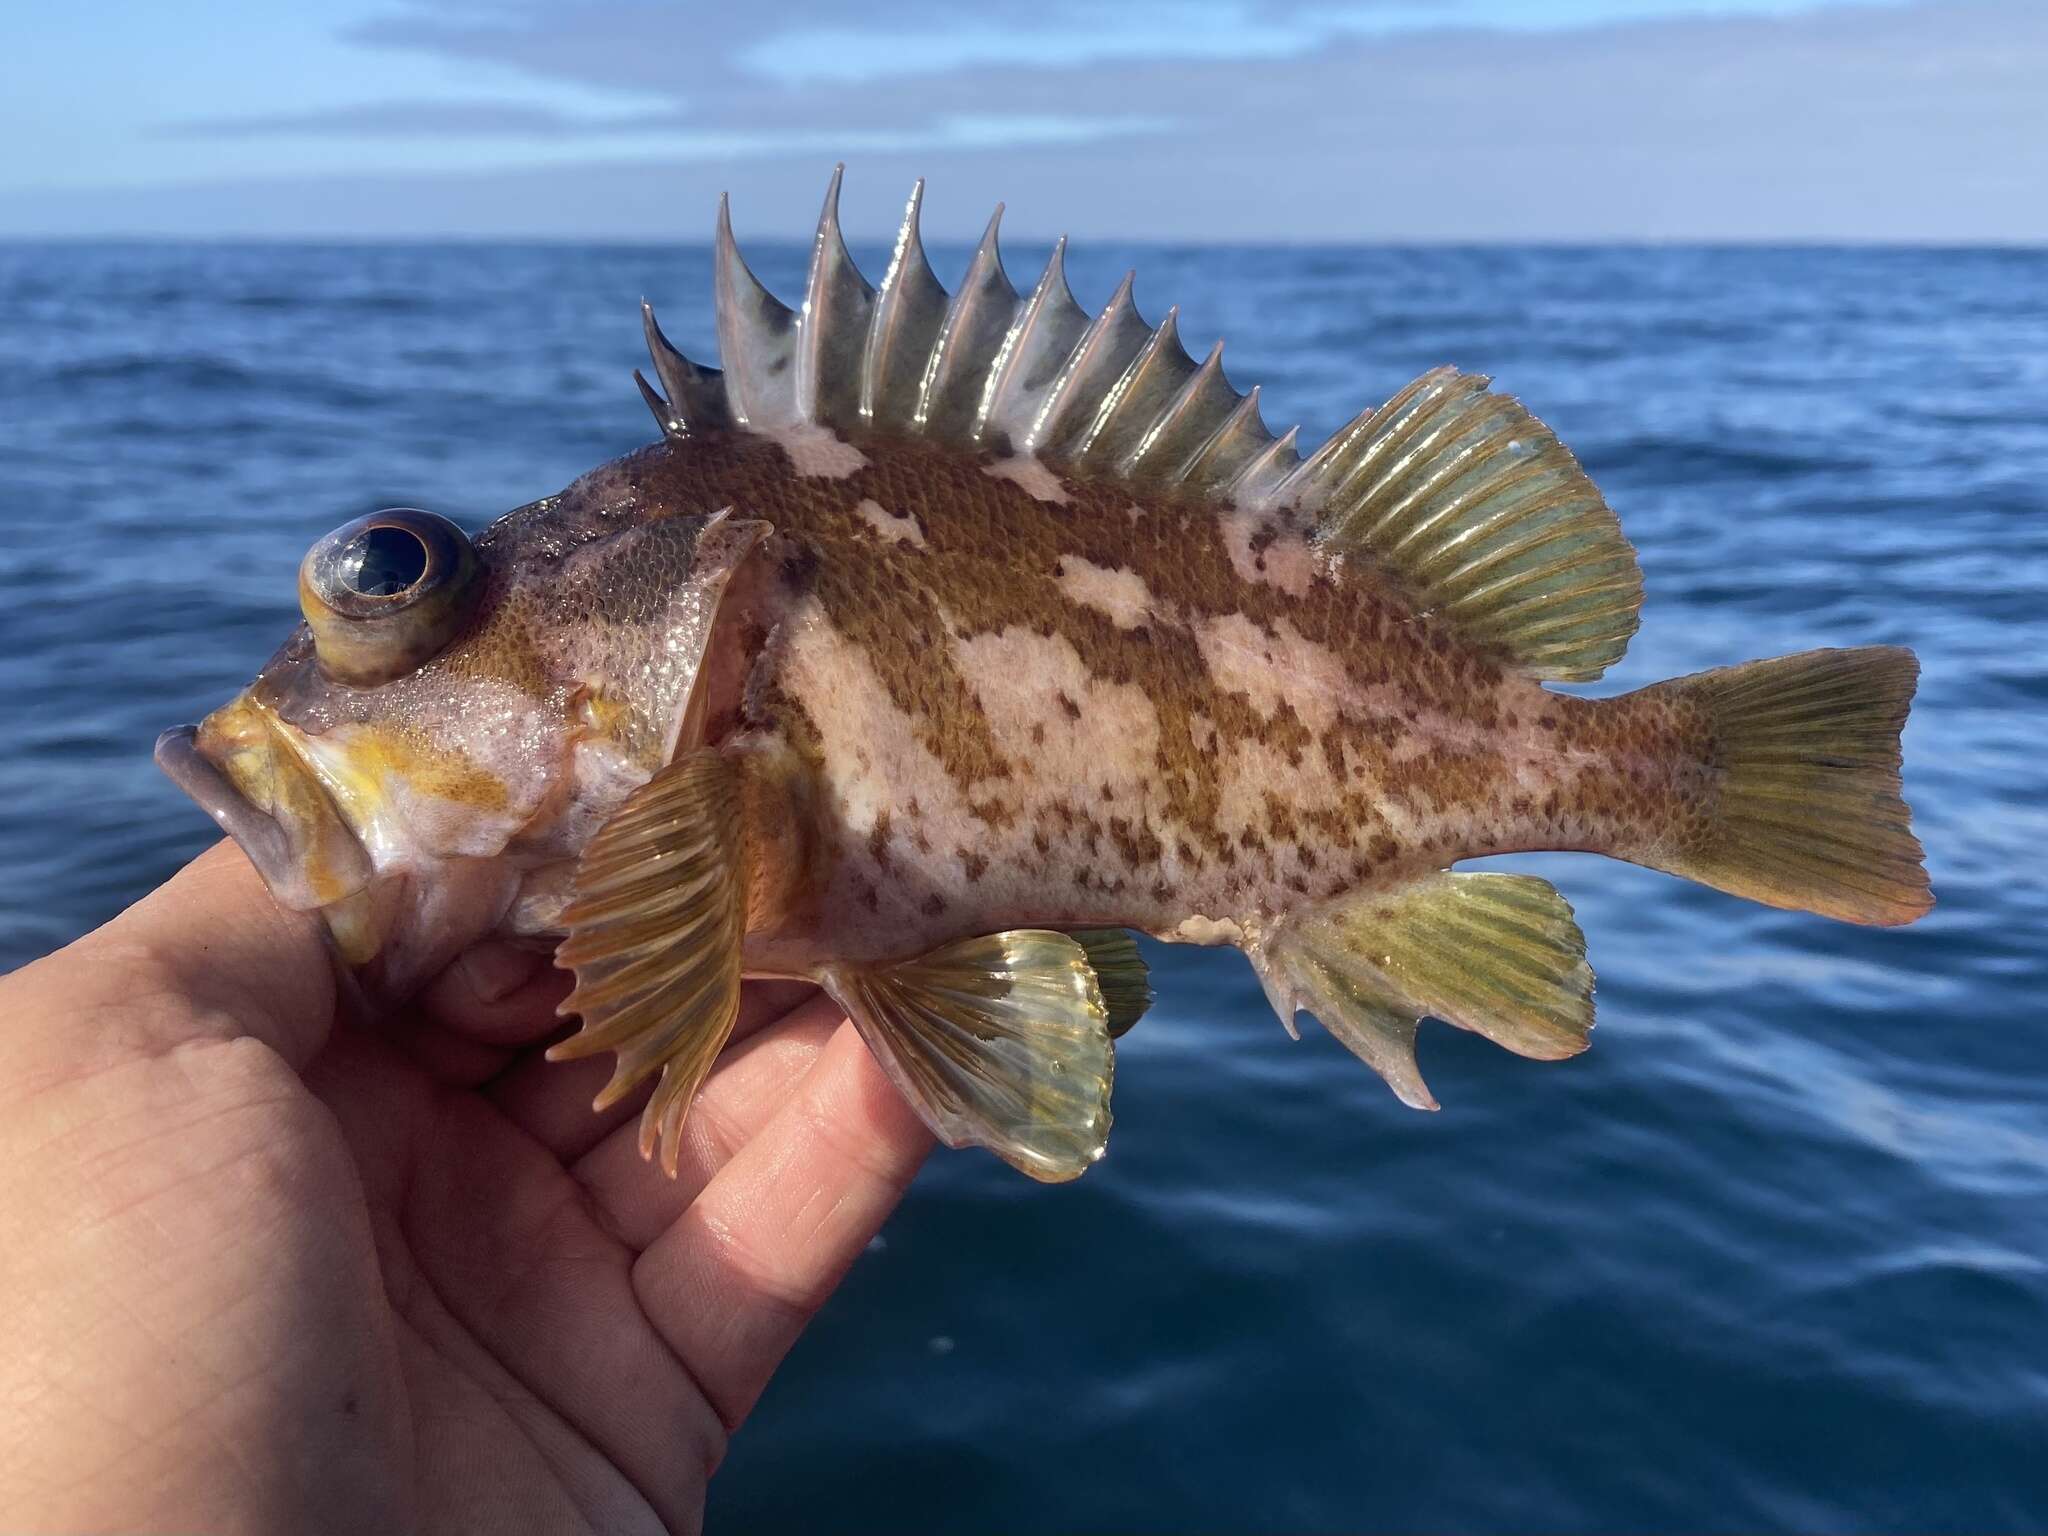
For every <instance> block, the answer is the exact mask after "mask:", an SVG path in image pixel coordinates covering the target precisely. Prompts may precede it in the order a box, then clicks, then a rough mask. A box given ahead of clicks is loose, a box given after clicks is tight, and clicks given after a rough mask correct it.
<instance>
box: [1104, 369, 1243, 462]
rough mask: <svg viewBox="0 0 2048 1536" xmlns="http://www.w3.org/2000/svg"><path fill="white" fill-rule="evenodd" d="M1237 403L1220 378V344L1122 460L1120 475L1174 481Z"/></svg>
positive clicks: (1227, 419) (1225, 420)
mask: <svg viewBox="0 0 2048 1536" xmlns="http://www.w3.org/2000/svg"><path fill="white" fill-rule="evenodd" d="M1240 403H1241V397H1240V396H1239V395H1238V392H1237V391H1236V390H1234V389H1232V388H1231V387H1230V380H1229V379H1227V378H1225V377H1224V375H1223V343H1222V342H1220V341H1219V342H1217V343H1216V344H1215V345H1214V346H1213V347H1211V348H1210V349H1209V355H1208V356H1207V357H1206V358H1204V359H1203V360H1202V364H1201V366H1200V367H1198V368H1196V369H1195V371H1194V372H1193V373H1191V374H1189V375H1188V378H1187V382H1185V383H1184V384H1182V385H1181V387H1180V389H1179V390H1178V391H1177V392H1176V393H1175V394H1174V396H1173V398H1172V399H1171V400H1170V401H1168V402H1167V404H1166V406H1165V407H1164V409H1162V410H1161V411H1160V412H1159V414H1158V416H1157V418H1156V419H1155V420H1154V421H1153V424H1152V426H1151V427H1150V428H1149V429H1148V430H1147V431H1146V433H1145V435H1144V436H1143V437H1142V438H1140V439H1139V440H1138V443H1137V445H1136V446H1135V447H1133V448H1132V449H1131V451H1130V452H1129V453H1128V454H1126V455H1125V457H1124V461H1123V466H1122V470H1123V473H1125V474H1129V475H1139V474H1140V473H1141V470H1142V478H1144V479H1147V480H1158V481H1162V482H1168V483H1171V482H1173V481H1176V480H1178V479H1179V478H1180V475H1179V471H1180V468H1181V466H1182V465H1184V464H1185V463H1186V462H1187V461H1188V458H1189V456H1190V455H1191V454H1193V453H1196V452H1198V451H1200V449H1201V448H1202V447H1203V446H1204V445H1205V444H1207V443H1208V442H1209V441H1210V439H1212V438H1213V437H1214V436H1215V435H1216V433H1217V432H1218V431H1220V430H1221V429H1222V427H1223V424H1224V423H1225V422H1227V421H1229V420H1230V419H1231V417H1232V416H1233V415H1235V414H1236V411H1237V408H1238V405H1239V404H1240Z"/></svg>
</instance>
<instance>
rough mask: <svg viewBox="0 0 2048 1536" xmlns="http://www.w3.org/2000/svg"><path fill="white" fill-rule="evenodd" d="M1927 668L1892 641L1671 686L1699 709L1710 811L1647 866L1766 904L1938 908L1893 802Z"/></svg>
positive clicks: (1854, 918) (1835, 911) (1858, 909)
mask: <svg viewBox="0 0 2048 1536" xmlns="http://www.w3.org/2000/svg"><path fill="white" fill-rule="evenodd" d="M1919 675H1920V664H1919V662H1918V661H1917V660H1915V658H1914V656H1913V653H1912V652H1911V651H1908V650H1904V649H1902V648H1900V647H1898V646H1868V647H1865V648H1863V649H1859V650H1842V651H1807V652H1805V653H1803V654H1801V655H1797V656H1780V657H1776V658H1774V659H1773V660H1770V661H1752V662H1747V663H1745V664H1743V665H1742V666H1739V667H1722V668H1720V669H1718V670H1716V671H1712V672H1700V673H1696V674H1695V675H1693V676H1691V677H1681V678H1674V679H1673V680H1672V681H1670V682H1668V683H1659V684H1657V685H1656V687H1655V688H1653V689H1645V690H1644V692H1645V693H1646V694H1648V693H1656V692H1665V691H1668V692H1671V693H1675V694H1678V695H1680V696H1682V697H1683V698H1684V699H1686V700H1687V701H1688V702H1690V703H1692V704H1693V705H1694V706H1695V707H1697V708H1698V709H1700V710H1701V711H1703V712H1704V714H1705V716H1706V718H1707V720H1708V722H1709V724H1710V730H1711V737H1712V742H1713V745H1712V747H1711V749H1710V753H1709V760H1708V766H1709V767H1710V768H1711V769H1712V771H1713V775H1714V780H1715V790H1714V792H1713V794H1712V795H1711V797H1710V798H1709V800H1708V802H1707V804H1708V805H1709V806H1710V807H1711V813H1710V814H1709V815H1708V816H1707V817H1706V818H1705V819H1704V821H1703V822H1701V823H1699V824H1697V825H1696V826H1694V827H1693V828H1691V829H1689V830H1688V831H1687V832H1686V833H1685V834H1683V836H1682V837H1681V839H1680V840H1679V841H1677V842H1676V843H1675V844H1672V845H1667V846H1665V847H1663V848H1660V849H1658V850H1657V851H1656V852H1655V853H1654V855H1653V856H1651V857H1650V858H1648V859H1646V861H1645V862H1648V863H1653V864H1655V865H1656V866H1657V867H1658V868H1660V869H1666V870H1669V871H1670V872H1671V873H1673V874H1677V875H1684V876H1686V877H1687V878H1688V879H1691V880H1698V881H1700V882H1701V883H1702V884H1705V885H1711V886H1714V887H1715V888H1716V889H1719V890H1723V891H1728V892H1731V893H1733V894H1734V895H1737V896H1747V897H1748V898H1749V899H1750V900H1752V901H1760V902H1763V903H1764V904H1765V905H1767V906H1773V907H1790V908H1794V909H1796V910H1801V911H1807V912H1817V913H1820V914H1821V915H1822V916H1824V917H1838V918H1841V919H1843V920H1844V921H1847V922H1851V923H1874V924H1880V925H1886V926H1889V925H1892V924H1897V923H1910V922H1912V921H1913V919H1915V918H1916V917H1919V916H1921V915H1922V914H1923V913H1925V912H1926V911H1927V909H1928V908H1929V907H1931V906H1933V904H1934V897H1933V895H1932V894H1931V893H1930V892H1929V890H1928V887H1927V871H1926V869H1925V868H1924V867H1923V865H1922V864H1921V851H1920V843H1919V841H1918V839H1916V838H1915V837H1914V836H1913V832H1912V826H1911V814H1910V813H1909V812H1908V811H1907V809H1906V803H1905V801H1904V800H1902V799H1900V798H1899V731H1900V729H1901V727H1903V726H1904V725H1905V723H1906V711H1907V709H1908V708H1909V707H1910V706H1911V705H1912V702H1913V687H1914V684H1915V682H1916V681H1917V680H1918V678H1919Z"/></svg>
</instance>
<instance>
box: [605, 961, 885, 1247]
mask: <svg viewBox="0 0 2048 1536" xmlns="http://www.w3.org/2000/svg"><path fill="white" fill-rule="evenodd" d="M845 1018H846V1015H845V1013H844V1012H843V1011H842V1010H841V1009H840V1008H839V1007H838V1005H837V1004H835V1003H833V1002H832V1001H831V1000H830V999H829V998H820V999H819V1000H818V1001H817V1002H816V1003H813V1004H811V1005H809V1006H806V1007H804V1008H801V1009H798V1010H797V1011H796V1012H795V1013H793V1014H791V1015H790V1016H789V1017H787V1018H785V1019H782V1020H781V1021H779V1022H778V1023H776V1024H774V1025H771V1026H770V1027H769V1028H767V1029H764V1030H762V1031H761V1032H760V1033H759V1034H757V1035H755V1036H754V1037H753V1038H752V1039H750V1040H748V1041H746V1042H744V1043H743V1044H741V1045H738V1046H735V1047H734V1048H733V1049H732V1050H730V1051H728V1052H727V1053H726V1054H725V1055H724V1056H723V1057H721V1058H720V1059H719V1063H718V1065H717V1067H716V1068H714V1069H713V1071H712V1073H711V1076H710V1077H709V1078H707V1079H706V1080H705V1083H704V1086H703V1088H702V1089H700V1090H699V1091H698V1094H697V1098H696V1101H695V1102H694V1103H693V1104H691V1106H690V1113H689V1114H688V1115H687V1116H686V1117H685V1118H684V1120H683V1129H682V1137H683V1140H682V1148H681V1151H680V1154H679V1155H678V1157H677V1158H676V1176H675V1177H674V1178H670V1177H668V1176H667V1175H666V1174H664V1173H663V1172H662V1171H661V1168H660V1167H659V1165H657V1164H655V1163H652V1162H649V1161H648V1160H647V1159H645V1158H643V1157H642V1156H641V1155H640V1136H639V1128H638V1127H637V1126H633V1125H625V1126H621V1127H619V1128H618V1129H617V1130H615V1131H613V1132H612V1133H611V1134H610V1135H609V1136H607V1137H605V1138H604V1140H603V1141H601V1142H599V1143H598V1145H597V1146H595V1147H593V1148H592V1149H591V1150H590V1152H589V1153H588V1154H587V1155H585V1156H584V1157H583V1158H582V1159H581V1160H579V1161H578V1162H577V1164H576V1165H575V1169H574V1172H575V1174H576V1177H577V1178H578V1179H579V1180H580V1181H581V1182H582V1184H583V1186H584V1188H585V1189H587V1190H588V1191H589V1192H590V1197H591V1199H592V1200H593V1201H595V1202H596V1204H597V1206H598V1209H599V1210H601V1211H602V1212H604V1215H605V1219H606V1221H607V1222H609V1223H610V1225H611V1228H612V1230H613V1231H615V1232H617V1233H618V1234H619V1236H620V1238H621V1239H622V1240H624V1242H625V1243H626V1245H627V1246H628V1247H630V1248H632V1249H633V1251H634V1252H636V1253H637V1252H639V1251H640V1250H641V1249H642V1248H645V1247H646V1246H647V1245H648V1244H649V1243H651V1242H653V1241H654V1240H655V1239H656V1238H657V1237H659V1236H661V1234H662V1233H663V1232H665V1231H667V1230H668V1228H669V1226H670V1225H671V1224H672V1223H673V1222H674V1221H675V1220H676V1218H677V1217H679V1216H681V1215H682V1214H683V1212H684V1211H686V1210H687V1209H689V1206H690V1202H691V1201H693V1200H695V1199H696V1198H697V1196H698V1195H699V1194H700V1193H702V1191H703V1189H704V1186H705V1185H706V1184H709V1183H710V1182H711V1180H712V1177H713V1176H714V1175H715V1174H717V1172H718V1171H719V1169H721V1168H723V1167H724V1166H725V1165H726V1164H727V1163H729V1162H731V1161H732V1159H733V1156H734V1155H735V1154H736V1153H737V1152H738V1151H739V1149H740V1148H741V1147H743V1146H745V1145H746V1144H747V1143H748V1142H750V1141H752V1140H753V1139H754V1138H755V1137H756V1136H758V1135H759V1134H760V1133H761V1130H762V1128H763V1127H764V1126H766V1125H767V1124H768V1123H769V1122H770V1121H771V1120H773V1119H774V1118H775V1114H776V1111H778V1110H779V1109H781V1108H782V1106H783V1105H784V1104H786V1103H788V1102H789V1100H790V1098H791V1097H792V1096H793V1095H795V1094H796V1093H798V1092H800V1091H801V1087H802V1083H803V1081H804V1079H805V1077H806V1076H807V1075H808V1074H809V1073H810V1071H811V1069H812V1067H813V1066H814V1065H815V1064H816V1062H817V1060H818V1058H819V1057H820V1056H821V1055H823V1054H824V1051H825V1047H826V1045H827V1044H828V1043H830V1041H831V1039H832V1036H833V1035H834V1034H836V1033H837V1032H838V1029H839V1026H840V1025H841V1024H842V1023H844V1022H845Z"/></svg>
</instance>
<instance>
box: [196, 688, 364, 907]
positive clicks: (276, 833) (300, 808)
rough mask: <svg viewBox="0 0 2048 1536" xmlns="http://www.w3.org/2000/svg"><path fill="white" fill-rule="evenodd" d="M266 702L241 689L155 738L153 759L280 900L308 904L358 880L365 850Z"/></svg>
mask: <svg viewBox="0 0 2048 1536" xmlns="http://www.w3.org/2000/svg"><path fill="white" fill-rule="evenodd" d="M277 729H278V727H277V726H276V723H275V722H274V721H273V720H272V719H271V718H270V716H269V712H268V711H265V710H262V709H260V708H258V707H257V706H254V705H252V704H250V703H249V702H248V701H247V699H246V698H245V699H238V700H236V701H235V702H234V703H232V704H229V705H227V706H225V707H223V708H221V709H219V710H216V711H214V713H213V714H211V715H209V716H207V717H206V719H205V720H204V721H202V722H201V723H200V724H198V725H180V726H173V727H172V728H171V729H170V730H168V731H165V732H164V733H163V735H161V736H159V737H158V738H157V741H156V752H155V757H156V763H157V766H158V767H159V768H161V769H163V771H164V772H165V774H167V775H168V776H169V777H170V780H171V782H172V783H174V784H176V785H177V786H178V787H179V788H180V789H182V790H184V791H185V793H186V794H188V795H190V796H191V797H192V799H193V800H194V802H196V803H197V804H198V806H199V808H200V809H201V810H203V811H205V812H206V814H207V815H209V816H211V817H212V818H213V819H214V821H215V822H217V823H218V824H219V825H220V829H221V830H222V831H223V832H225V833H227V835H228V836H229V837H231V838H233V839H234V840H235V843H236V844H237V846H239V847H240V848H241V850H242V852H243V853H245V854H247V855H248V858H249V862H250V863H251V864H253V865H254V866H255V867H256V873H257V874H259V875H261V876H262V877H263V883H264V884H265V885H266V886H268V887H269V888H270V894H271V895H272V896H273V897H275V898H276V899H277V902H278V904H279V905H280V906H285V907H290V908H292V909H293V910H294V911H300V912H307V911H313V910H315V909H318V908H323V907H332V906H333V905H334V904H335V903H337V902H341V901H345V900H347V899H348V898H349V897H351V896H353V895H355V894H356V893H357V892H359V891H362V890H364V889H365V888H366V887H367V886H368V885H369V884H370V881H371V878H372V876H373V874H374V872H375V871H374V868H373V866H372V863H371V860H370V855H369V852H368V850H366V849H365V848H364V847H363V845H362V842H361V841H360V840H359V839H358V838H357V837H356V835H355V833H354V832H353V831H352V830H351V829H350V828H349V826H348V824H347V823H346V822H345V821H343V819H342V818H341V815H340V814H339V812H338V811H336V809H335V807H334V803H333V801H332V800H331V799H330V798H329V797H328V794H327V791H326V789H325V787H324V786H322V785H321V784H320V783H319V782H318V780H317V779H315V778H314V776H313V774H312V773H311V771H310V770H309V769H308V768H307V767H306V765H305V763H304V762H303V761H301V760H300V758H299V756H298V754H297V753H295V752H293V751H292V750H291V749H290V748H289V746H287V745H286V744H283V743H281V742H279V741H278V739H277V736H276V731H277Z"/></svg>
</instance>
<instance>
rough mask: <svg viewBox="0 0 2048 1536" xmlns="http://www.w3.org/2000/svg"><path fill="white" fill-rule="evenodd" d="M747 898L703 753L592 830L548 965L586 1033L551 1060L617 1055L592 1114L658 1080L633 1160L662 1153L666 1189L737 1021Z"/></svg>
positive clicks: (738, 844)
mask: <svg viewBox="0 0 2048 1536" xmlns="http://www.w3.org/2000/svg"><path fill="white" fill-rule="evenodd" d="M745 891H746V869H745V849H744V844H743V840H742V838H741V832H740V791H739V782H738V774H737V771H736V770H735V769H734V767H733V766H732V765H731V764H730V763H729V762H727V761H726V760H725V759H724V758H723V757H721V756H720V755H719V754H718V753H717V752H715V751H711V750H709V749H704V748H700V749H698V750H696V751H692V752H686V753H684V754H683V755H682V756H681V757H678V758H677V759H676V760H675V761H674V762H672V763H670V764H669V765H668V766H667V767H666V768H664V769H662V770H661V772H659V773H657V774H656V775H655V776H654V777H653V778H651V779H649V780H648V781H647V783H645V784H643V785H642V786H641V787H640V788H639V789H637V790H635V791H634V792H633V793H632V794H631V795H629V796H628V797H627V798H626V800H625V802H624V804H622V805H621V806H620V807H619V809H618V810H617V811H616V812H614V813H613V815H612V817H611V819H610V820H608V821H607V822H606V823H605V824H604V825H603V826H602V827H600V828H599V829H598V831H597V834H596V835H595V836H594V837H592V838H591V840H590V843H589V845H588V846H587V847H586V848H585V849H584V851H583V856H582V858H581V859H580V860H579V861H578V862H577V865H576V876H575V882H574V893H573V895H572V897H571V899H570V902H569V905H568V907H567V908H566V909H565V910H564V912H563V914H562V921H563V925H564V926H565V927H566V928H567V930H568V937H567V938H566V939H564V940H563V941H562V944H561V947H560V948H559V949H558V950H557V951H556V952H555V963H556V964H557V965H559V966H561V967H563V968H564V969H566V970H573V971H574V972H575V973H576V989H575V991H573V992H571V993H570V994H569V996H568V998H567V1000H566V1001H564V1002H563V1004H562V1006H561V1012H562V1014H563V1015H564V1016H565V1017H566V1016H567V1015H570V1014H581V1015H582V1016H583V1028H582V1029H581V1030H579V1031H578V1032H577V1033H576V1034H574V1035H571V1036H570V1037H569V1038H568V1039H567V1040H564V1041H562V1042H561V1043H560V1044H558V1045H556V1046H554V1047H553V1048H552V1049H551V1050H549V1052H548V1059H549V1060H550V1061H570V1060H573V1059H575V1058H577V1057H580V1056H588V1055H592V1054H593V1053H595V1052H598V1051H616V1052H617V1053H618V1061H617V1065H616V1066H615V1067H614V1069H613V1072H612V1078H611V1081H610V1082H609V1083H607V1084H606V1085H605V1087H604V1090H603V1092H601V1093H599V1094H598V1096H597V1102H596V1104H595V1106H594V1107H595V1108H597V1109H604V1108H607V1107H608V1106H610V1105H612V1104H614V1103H616V1102H618V1100H619V1099H620V1098H622V1097H623V1096H624V1095H625V1094H627V1093H628V1092H630V1091H631V1090H632V1089H633V1087H634V1086H635V1085H636V1084H638V1083H640V1082H641V1081H643V1080H644V1079H645V1078H646V1077H647V1076H648V1074H650V1073H652V1072H654V1071H655V1070H657V1069H659V1070H660V1072H661V1082H660V1084H659V1086H657V1087H656V1089H655V1090H654V1096H653V1097H652V1098H651V1099H649V1100H648V1101H647V1108H646V1110H645V1111H644V1112H643V1113H642V1114H641V1117H640V1155H641V1156H642V1157H648V1156H651V1155H652V1154H653V1151H654V1147H655V1144H656V1143H657V1141H658V1142H659V1143H660V1146H661V1166H662V1168H663V1170H664V1171H665V1172H667V1173H668V1174H669V1175H670V1176H671V1177H673V1176H674V1174H675V1171H676V1155H677V1152H678V1150H679V1147H680V1141H679V1133H680V1131H681V1129H682V1124H683V1116H684V1115H685V1114H686V1113H687V1112H688V1110H689V1107H690V1100H691V1099H692V1098H693V1097H694V1096H695V1094H696V1092H697V1088H698V1086H699V1085H700V1084H701V1083H702V1082H703V1081H704V1076H705V1074H706V1073H707V1072H709V1071H710V1070H711V1063H712V1061H713V1060H714V1059H716V1057H717V1055H718V1053H719V1052H720V1051H721V1050H723V1049H724V1048H725V1042H726V1040H727V1039H728V1038H729V1037H730V1036H731V1034H732V1027H733V1023H734V1021H735V1020H736V1019H737V1018H738V1016H739V1000H740V941H741V938H742V936H743V929H744V925H745V907H744V897H745Z"/></svg>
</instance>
